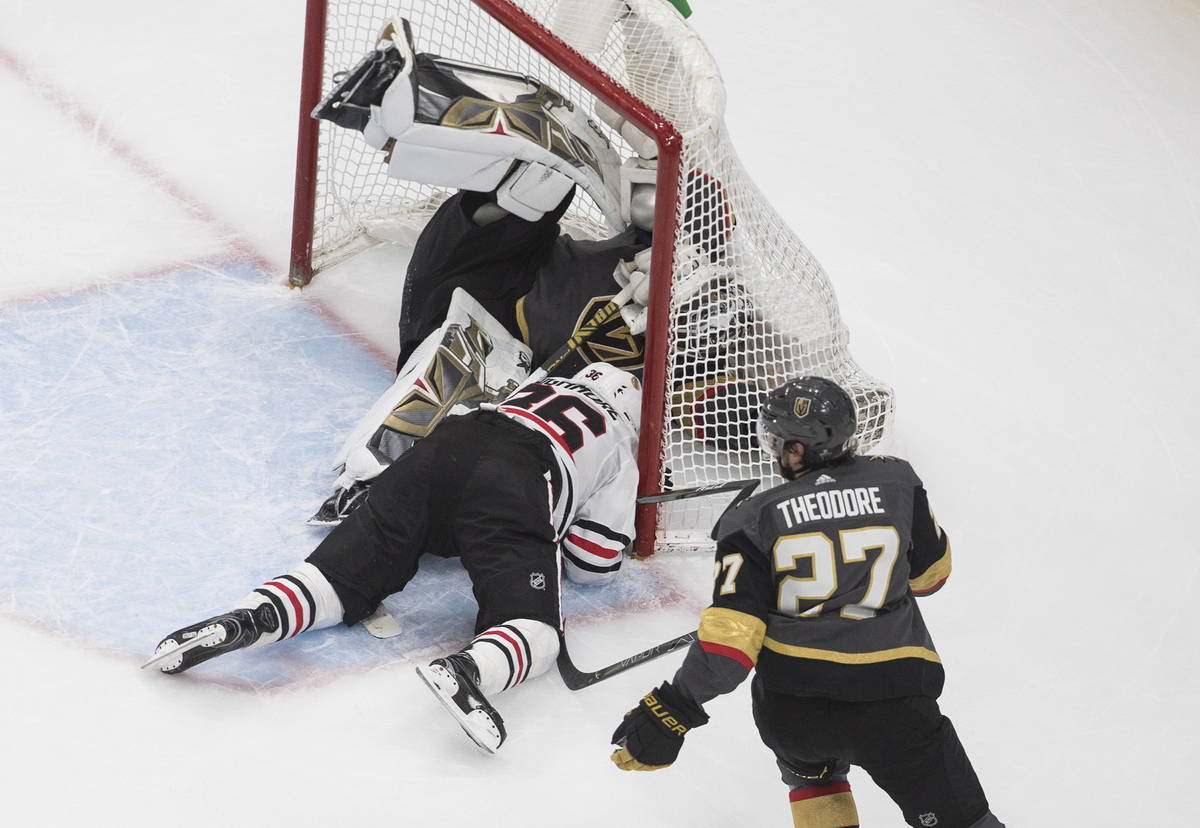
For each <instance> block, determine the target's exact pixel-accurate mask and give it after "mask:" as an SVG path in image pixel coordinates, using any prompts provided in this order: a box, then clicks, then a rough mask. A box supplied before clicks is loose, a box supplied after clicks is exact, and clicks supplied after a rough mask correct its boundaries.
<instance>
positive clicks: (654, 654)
mask: <svg viewBox="0 0 1200 828" xmlns="http://www.w3.org/2000/svg"><path fill="white" fill-rule="evenodd" d="M758 483H759V481H757V480H731V481H729V482H727V483H708V484H705V485H703V486H693V487H691V488H688V489H675V490H674V491H670V492H657V493H656V494H649V495H643V496H642V497H639V498H638V499H637V502H638V503H666V502H669V501H672V500H684V499H685V498H690V497H705V496H707V495H712V494H719V493H721V492H733V491H737V492H738V496H737V497H735V498H734V499H733V501H732V502H731V503H730V504H729V506H728V507H726V508H727V509H730V508H733V506H734V505H736V504H737V503H740V502H741V501H743V500H745V499H746V498H747V497H749V496H750V495H751V493H753V491H754V490H755V489H756V488H758ZM695 640H696V633H695V631H692V632H687V633H684V634H683V635H677V636H675V637H674V638H672V639H671V640H669V641H664V642H663V643H661V644H657V645H655V646H653V647H651V648H650V649H648V650H642V651H641V652H640V653H634V654H633V655H631V656H629V657H628V658H623V659H621V660H620V661H618V662H616V663H615V664H610V665H608V666H607V667H601V668H600V669H599V670H593V671H592V672H584V671H583V670H580V669H579V668H578V667H576V666H575V663H574V662H573V661H571V654H570V653H569V652H568V651H567V638H566V636H565V635H563V634H562V633H559V635H558V673H559V675H561V676H562V680H563V684H565V685H567V689H568V690H582V689H583V688H584V687H590V686H591V685H593V684H595V683H596V682H598V681H604V680H605V679H606V678H611V677H613V676H615V675H616V674H617V673H623V672H625V671H626V670H628V669H629V668H630V667H636V666H637V665H639V664H641V663H642V662H645V661H650V660H651V659H655V658H658V657H659V656H662V655H666V654H667V653H670V652H674V651H675V650H678V649H679V648H680V647H686V646H687V645H688V644H691V643H692V642H693V641H695Z"/></svg>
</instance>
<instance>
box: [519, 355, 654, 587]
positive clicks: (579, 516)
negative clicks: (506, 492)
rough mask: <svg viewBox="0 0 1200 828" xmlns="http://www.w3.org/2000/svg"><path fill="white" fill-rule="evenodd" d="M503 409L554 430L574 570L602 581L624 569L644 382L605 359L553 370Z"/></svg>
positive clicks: (567, 553)
mask: <svg viewBox="0 0 1200 828" xmlns="http://www.w3.org/2000/svg"><path fill="white" fill-rule="evenodd" d="M497 410H498V411H499V412H500V413H501V414H503V415H504V416H506V417H509V418H511V419H513V420H515V421H516V422H519V423H521V424H522V425H524V426H526V427H527V428H530V429H532V430H534V431H537V432H539V433H541V434H543V435H545V436H546V438H547V439H548V440H549V441H550V443H551V445H552V447H553V449H554V457H555V459H556V461H557V463H556V467H555V468H552V469H551V470H550V472H549V475H548V477H549V481H548V483H549V488H550V497H551V499H552V509H551V513H552V517H551V519H552V520H553V522H554V530H555V534H556V536H557V538H558V541H559V546H560V548H561V549H562V553H563V558H564V562H565V564H566V572H567V575H568V576H569V577H570V578H571V580H573V581H583V582H587V581H596V580H601V579H604V578H607V577H609V576H611V575H613V574H615V573H616V571H617V570H618V569H619V568H620V566H621V559H622V556H623V553H624V550H625V548H626V547H628V546H629V544H630V543H632V542H633V520H634V506H635V498H636V496H637V484H638V467H637V422H638V413H639V412H640V410H641V388H640V385H639V383H638V381H637V379H636V378H635V377H634V376H633V375H632V374H630V373H628V372H626V371H622V370H620V369H618V368H614V367H613V366H611V365H608V364H605V363H595V364H592V365H589V366H588V367H587V368H585V369H584V370H582V371H580V372H579V373H578V374H577V375H575V376H574V377H571V378H570V379H564V378H562V377H546V378H545V379H541V380H537V381H534V382H528V383H526V384H524V385H522V386H521V387H519V388H518V389H517V390H516V391H514V392H513V393H512V394H511V395H510V396H509V397H507V398H506V399H505V400H504V402H502V403H500V404H499V405H498V406H497Z"/></svg>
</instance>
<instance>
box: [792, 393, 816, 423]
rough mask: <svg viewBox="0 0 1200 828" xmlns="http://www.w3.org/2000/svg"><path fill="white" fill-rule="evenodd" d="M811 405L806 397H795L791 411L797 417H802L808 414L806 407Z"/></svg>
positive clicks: (810, 401)
mask: <svg viewBox="0 0 1200 828" xmlns="http://www.w3.org/2000/svg"><path fill="white" fill-rule="evenodd" d="M811 407H812V400H811V399H810V398H808V397H797V398H796V402H795V403H794V404H793V405H792V411H793V413H795V415H796V416H797V417H800V418H803V417H807V416H808V409H810V408H811Z"/></svg>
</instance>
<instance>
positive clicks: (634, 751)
mask: <svg viewBox="0 0 1200 828" xmlns="http://www.w3.org/2000/svg"><path fill="white" fill-rule="evenodd" d="M707 721H708V716H707V715H706V714H705V713H704V709H703V708H702V707H700V705H698V704H696V703H695V702H693V701H691V700H689V699H688V698H687V697H685V696H684V695H683V694H682V693H680V692H679V691H678V690H676V689H675V688H674V687H673V686H672V685H671V684H670V682H663V683H662V684H660V685H659V686H658V689H656V690H651V691H650V692H649V693H647V694H646V695H645V696H643V697H642V701H641V703H640V704H638V706H637V707H635V708H633V710H630V711H629V712H628V713H626V714H625V721H623V722H621V724H620V726H618V727H617V729H616V731H615V732H614V733H613V735H612V743H613V744H614V745H617V746H618V747H619V748H620V749H619V750H615V751H613V754H612V757H611V758H612V760H613V764H615V765H616V766H617V767H618V768H620V769H621V770H636V771H652V770H659V769H661V768H665V767H667V766H668V765H670V764H671V763H672V762H674V761H675V757H677V756H679V749H680V748H682V747H683V737H684V736H686V735H687V733H688V731H689V730H691V729H692V728H693V727H699V726H700V725H702V724H705V723H706V722H707Z"/></svg>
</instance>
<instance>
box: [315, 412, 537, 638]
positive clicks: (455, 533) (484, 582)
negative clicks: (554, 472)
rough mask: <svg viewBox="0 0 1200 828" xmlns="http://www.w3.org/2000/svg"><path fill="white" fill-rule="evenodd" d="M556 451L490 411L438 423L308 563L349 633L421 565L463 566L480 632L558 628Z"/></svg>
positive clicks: (380, 480) (375, 484)
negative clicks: (553, 509) (538, 624)
mask: <svg viewBox="0 0 1200 828" xmlns="http://www.w3.org/2000/svg"><path fill="white" fill-rule="evenodd" d="M553 462H554V461H553V455H552V454H551V448H550V444H549V442H548V441H547V440H546V438H545V437H542V436H540V435H538V434H537V433H535V432H534V431H532V430H530V429H527V428H525V427H523V426H521V425H519V424H517V423H514V422H513V421H511V420H509V419H508V418H506V417H504V416H502V415H500V414H496V413H494V412H482V411H481V412H474V413H471V414H467V415H465V416H461V417H448V418H446V419H445V420H443V421H442V422H441V423H440V424H439V425H438V427H437V429H436V430H434V431H433V433H432V434H430V435H429V436H428V437H426V438H424V439H423V440H419V441H417V443H416V445H414V446H413V447H412V448H411V449H410V450H409V451H407V452H405V453H404V454H402V455H400V457H399V459H397V460H396V461H395V462H394V463H392V465H390V466H389V467H388V468H387V469H385V470H384V471H383V473H381V474H380V475H379V477H377V478H376V479H375V481H374V482H373V483H372V484H371V488H370V490H369V492H368V494H367V499H366V502H365V503H364V504H363V505H362V506H361V507H359V508H358V509H356V510H355V511H353V512H351V513H350V516H349V517H347V518H346V520H345V521H343V522H342V523H341V524H340V525H338V526H336V527H334V529H333V531H332V532H330V533H329V535H328V536H327V537H326V538H325V540H324V541H322V542H321V544H320V546H318V547H317V548H316V550H314V551H313V553H312V554H311V555H309V556H308V559H307V560H308V562H309V563H311V564H313V565H314V566H315V567H317V569H319V570H321V572H322V574H324V575H325V577H326V578H328V579H329V582H330V583H331V584H332V585H333V588H334V590H335V591H336V592H337V594H338V598H340V599H341V602H342V607H343V609H344V610H345V614H344V616H343V620H344V621H345V622H346V623H347V624H354V623H355V622H357V621H361V620H362V619H363V618H366V617H367V616H368V615H370V614H371V613H372V612H373V611H374V610H375V608H376V607H377V606H378V605H379V602H380V601H382V600H383V599H384V598H386V597H387V596H388V595H391V594H392V593H395V592H399V591H400V590H402V589H403V588H404V586H405V585H406V584H407V583H408V582H409V581H410V580H412V578H413V576H414V575H415V574H416V572H417V564H418V561H419V559H420V557H421V555H422V554H424V553H426V552H429V553H432V554H434V555H439V556H441V557H455V556H461V558H462V562H463V566H464V568H465V569H466V570H467V573H468V574H469V575H470V576H471V584H472V589H473V592H474V594H475V600H476V602H477V603H478V604H479V614H478V615H477V617H476V624H475V630H476V632H477V633H479V632H482V631H483V630H485V629H487V628H488V627H491V626H495V625H496V624H500V623H503V622H505V621H511V620H512V619H514V618H531V619H534V620H537V621H544V622H545V623H547V624H549V625H551V626H552V627H554V628H556V629H557V628H559V627H560V607H559V578H558V572H559V570H558V550H557V545H556V543H555V537H554V530H553V527H552V526H551V523H550V497H549V490H548V486H547V479H546V472H547V470H548V469H549V468H550V464H551V463H553Z"/></svg>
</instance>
